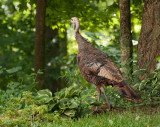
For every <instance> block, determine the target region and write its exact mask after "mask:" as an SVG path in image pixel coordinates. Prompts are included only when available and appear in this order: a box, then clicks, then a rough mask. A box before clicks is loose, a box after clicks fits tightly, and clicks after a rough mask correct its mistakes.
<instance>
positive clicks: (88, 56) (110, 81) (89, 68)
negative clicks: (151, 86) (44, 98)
mask: <svg viewBox="0 0 160 127" xmlns="http://www.w3.org/2000/svg"><path fill="white" fill-rule="evenodd" d="M71 23H73V28H74V31H75V38H76V41H77V43H78V54H77V62H78V66H79V70H80V72H81V74H82V75H83V77H84V78H85V79H86V80H87V81H88V82H91V83H93V84H95V85H96V86H97V91H98V92H97V95H98V101H100V94H101V92H103V93H104V95H105V98H106V101H107V104H108V106H109V108H110V103H109V100H108V98H107V95H106V92H105V90H104V86H106V85H112V86H113V87H115V88H117V90H118V91H119V92H120V94H121V95H123V96H124V97H125V98H126V99H128V100H133V101H135V102H141V101H142V99H141V98H140V96H139V95H138V94H137V93H136V92H135V91H134V90H133V88H131V87H130V86H129V85H128V84H126V83H125V81H124V80H123V77H122V74H121V72H120V70H119V69H118V67H117V66H116V64H115V63H114V62H113V61H112V60H111V59H110V58H109V56H107V55H106V54H105V53H103V52H102V51H100V50H98V49H97V48H95V47H93V46H92V45H91V44H90V43H89V42H88V41H86V40H85V39H84V38H83V37H82V36H81V34H80V33H79V25H80V23H79V20H78V18H77V17H73V18H72V19H71Z"/></svg>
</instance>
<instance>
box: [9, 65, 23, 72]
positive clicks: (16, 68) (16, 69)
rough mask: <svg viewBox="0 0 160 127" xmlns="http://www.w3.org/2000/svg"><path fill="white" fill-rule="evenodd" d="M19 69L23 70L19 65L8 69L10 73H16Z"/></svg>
mask: <svg viewBox="0 0 160 127" xmlns="http://www.w3.org/2000/svg"><path fill="white" fill-rule="evenodd" d="M19 70H22V67H21V66H19V67H14V68H11V69H8V70H6V71H7V72H8V73H9V74H12V73H15V72H18V71H19Z"/></svg>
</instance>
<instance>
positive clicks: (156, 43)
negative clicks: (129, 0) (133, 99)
mask: <svg viewBox="0 0 160 127" xmlns="http://www.w3.org/2000/svg"><path fill="white" fill-rule="evenodd" d="M137 53H138V56H140V58H139V59H138V68H139V69H147V71H148V72H147V73H145V74H144V75H141V76H140V79H141V80H142V79H144V78H145V77H146V76H148V74H149V73H150V72H151V71H152V70H155V69H156V65H157V61H156V58H157V57H158V56H160V1H159V0H157V1H156V0H147V1H145V4H144V7H143V18H142V29H141V33H140V38H139V43H138V51H137Z"/></svg>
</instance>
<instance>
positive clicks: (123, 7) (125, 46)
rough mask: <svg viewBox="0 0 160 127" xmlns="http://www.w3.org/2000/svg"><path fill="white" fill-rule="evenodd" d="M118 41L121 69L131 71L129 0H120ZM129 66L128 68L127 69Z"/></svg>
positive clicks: (131, 49)
mask: <svg viewBox="0 0 160 127" xmlns="http://www.w3.org/2000/svg"><path fill="white" fill-rule="evenodd" d="M119 5H120V43H121V69H122V70H121V71H122V72H124V73H126V74H128V73H130V74H131V73H132V63H131V62H130V61H129V59H131V58H132V52H133V45H132V35H131V18H130V0H120V3H119ZM128 68H130V70H128ZM126 77H128V76H126Z"/></svg>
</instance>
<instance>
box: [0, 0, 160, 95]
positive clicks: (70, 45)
mask: <svg viewBox="0 0 160 127" xmlns="http://www.w3.org/2000/svg"><path fill="white" fill-rule="evenodd" d="M126 2H127V1H125V0H120V1H119V0H114V1H113V0H107V1H106V0H87V1H86V0H76V1H74V0H68V1H65V0H61V1H59V0H54V1H49V0H48V1H47V0H38V1H35V0H27V1H23V0H1V2H0V6H1V8H0V15H1V17H0V23H1V26H0V66H1V71H0V76H1V79H0V83H1V85H0V88H1V89H3V90H6V89H7V85H8V84H10V83H13V82H14V81H16V79H18V78H19V76H22V77H23V76H24V77H27V75H28V74H33V75H34V76H35V78H36V81H37V82H38V84H37V85H36V86H37V88H38V89H45V88H48V89H50V90H51V91H52V92H56V91H59V90H60V89H62V88H64V87H66V86H70V85H74V84H81V85H82V86H87V87H92V85H91V84H90V85H88V83H87V82H86V81H85V80H84V79H83V78H82V76H81V75H80V72H79V70H78V67H77V63H76V53H77V44H76V41H75V38H74V31H73V28H72V26H71V24H70V19H71V17H75V16H76V17H79V19H80V22H81V26H80V29H81V33H82V35H83V36H84V37H85V38H86V39H87V40H89V41H90V42H91V43H92V44H93V45H94V46H95V47H97V48H99V49H100V50H102V51H104V52H105V53H107V54H108V55H109V56H110V57H111V58H112V59H113V60H114V61H115V62H116V64H117V66H118V67H119V68H121V70H122V72H124V75H125V77H126V80H128V82H134V83H132V84H136V83H137V82H138V81H141V80H142V79H144V78H146V77H147V76H148V75H149V73H151V71H153V70H155V69H159V64H158V61H159V59H160V58H159V56H160V50H159V48H160V32H159V30H158V28H159V26H160V25H159V23H160V22H159V20H160V13H159V8H160V2H159V1H157V2H155V1H154V0H148V1H144V2H142V1H138V0H135V1H131V2H130V3H129V2H128V3H126ZM127 6H128V7H127ZM125 11H126V12H125ZM127 14H128V17H127V18H126V19H127V21H126V20H125V15H127ZM123 15H124V17H122V16H123ZM147 15H149V17H148V16H147ZM142 18H143V19H142ZM124 23H126V24H124ZM141 28H142V29H141ZM128 35H129V36H128ZM137 47H138V48H137ZM137 49H138V51H137ZM120 63H121V64H120ZM4 70H7V71H9V72H10V71H11V72H10V73H14V72H18V74H13V75H12V76H10V75H7V72H5V71H4ZM34 72H36V73H34ZM135 73H136V74H135ZM137 73H138V74H137ZM137 75H138V78H135V76H137ZM135 79H136V80H135ZM25 85H26V86H27V87H28V88H30V89H32V88H34V87H35V85H33V84H32V83H31V84H30V83H26V84H25Z"/></svg>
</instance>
